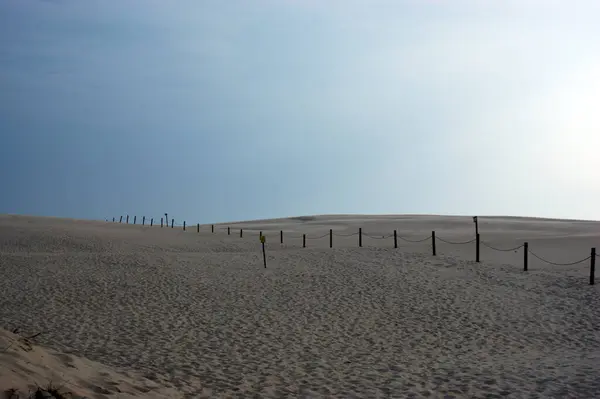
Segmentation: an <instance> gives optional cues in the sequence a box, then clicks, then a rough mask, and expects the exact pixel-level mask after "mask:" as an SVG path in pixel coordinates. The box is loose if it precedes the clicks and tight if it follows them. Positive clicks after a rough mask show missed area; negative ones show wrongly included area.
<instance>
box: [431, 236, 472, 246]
mask: <svg viewBox="0 0 600 399" xmlns="http://www.w3.org/2000/svg"><path fill="white" fill-rule="evenodd" d="M436 238H437V239H438V240H440V241H441V242H445V243H446V244H454V245H463V244H470V243H472V242H475V241H476V240H477V238H473V239H472V240H470V241H462V242H454V241H448V240H444V239H443V238H440V237H437V236H436Z"/></svg>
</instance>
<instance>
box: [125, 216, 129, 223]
mask: <svg viewBox="0 0 600 399" xmlns="http://www.w3.org/2000/svg"><path fill="white" fill-rule="evenodd" d="M125 223H127V224H129V215H127V220H126V221H125Z"/></svg>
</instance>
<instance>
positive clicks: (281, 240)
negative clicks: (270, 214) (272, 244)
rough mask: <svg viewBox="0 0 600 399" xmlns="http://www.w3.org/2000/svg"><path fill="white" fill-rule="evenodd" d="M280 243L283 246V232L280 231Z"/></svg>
mask: <svg viewBox="0 0 600 399" xmlns="http://www.w3.org/2000/svg"><path fill="white" fill-rule="evenodd" d="M279 242H280V243H281V244H283V230H279Z"/></svg>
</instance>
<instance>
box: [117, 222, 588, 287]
mask: <svg viewBox="0 0 600 399" xmlns="http://www.w3.org/2000/svg"><path fill="white" fill-rule="evenodd" d="M136 219H137V217H136V216H134V217H133V224H135V223H136ZM113 222H115V218H113ZM122 222H123V216H121V217H120V219H119V223H122ZM126 223H129V215H127V216H126ZM145 223H146V217H145V216H143V217H142V225H144V224H145ZM153 223H154V219H150V226H152V225H153ZM174 226H175V219H171V228H174ZM160 227H163V218H160ZM167 227H169V224H168V222H167ZM185 228H186V223H185V221H184V222H183V230H184V231H185ZM210 229H211V233H214V232H215V225H214V224H212V225H211V226H210ZM196 231H197V232H198V233H200V223H198V224H197V226H196ZM227 235H231V227H227ZM262 235H263V234H262V231H260V232H259V237H262ZM243 236H244V230H243V229H240V238H243ZM362 236H363V234H362V227H359V229H358V246H359V247H361V248H362V246H363V237H362ZM480 238H481V237H480V235H479V232H477V233H476V234H475V242H476V245H475V262H480V243H481V239H480ZM279 242H280V243H281V244H283V230H280V231H279ZM302 248H306V234H302ZM329 248H333V229H329ZM394 248H398V232H397V230H394ZM431 251H432V254H433V256H436V255H437V251H436V238H435V231H432V232H431ZM528 253H529V243H528V242H525V243H523V271H527V270H528V265H529V259H528ZM595 274H596V248H592V252H591V257H590V285H594V282H595Z"/></svg>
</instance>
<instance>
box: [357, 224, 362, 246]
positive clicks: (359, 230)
mask: <svg viewBox="0 0 600 399" xmlns="http://www.w3.org/2000/svg"><path fill="white" fill-rule="evenodd" d="M358 246H359V247H362V227H359V228H358Z"/></svg>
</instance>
